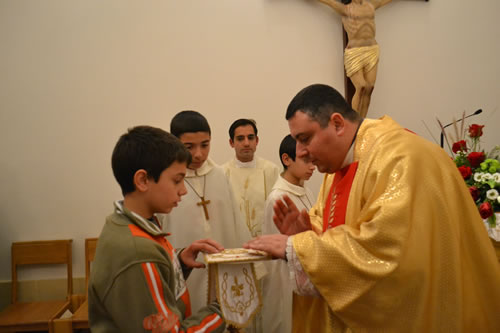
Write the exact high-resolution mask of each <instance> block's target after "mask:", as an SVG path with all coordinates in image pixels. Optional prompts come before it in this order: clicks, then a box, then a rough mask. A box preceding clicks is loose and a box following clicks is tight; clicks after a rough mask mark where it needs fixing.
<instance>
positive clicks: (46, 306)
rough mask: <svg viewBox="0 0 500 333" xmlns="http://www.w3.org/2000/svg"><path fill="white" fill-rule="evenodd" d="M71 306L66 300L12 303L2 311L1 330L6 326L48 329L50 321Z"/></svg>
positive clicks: (0, 317)
mask: <svg viewBox="0 0 500 333" xmlns="http://www.w3.org/2000/svg"><path fill="white" fill-rule="evenodd" d="M69 306H70V303H69V301H66V300H59V301H46V302H36V303H33V302H29V303H16V304H11V305H9V306H8V307H7V308H6V309H5V310H4V311H2V313H0V331H3V330H4V329H6V328H16V330H20V331H21V330H24V329H48V326H49V325H48V322H49V321H50V320H51V319H54V318H57V317H59V316H60V315H61V314H62V313H63V312H64V311H65V310H66V309H68V308H69Z"/></svg>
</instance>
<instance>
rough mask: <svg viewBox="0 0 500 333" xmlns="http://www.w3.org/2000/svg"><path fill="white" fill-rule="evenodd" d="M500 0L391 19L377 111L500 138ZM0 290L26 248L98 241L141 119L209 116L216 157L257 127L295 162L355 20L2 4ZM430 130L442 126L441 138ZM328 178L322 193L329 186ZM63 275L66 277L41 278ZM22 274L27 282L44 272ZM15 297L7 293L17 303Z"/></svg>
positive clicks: (264, 143)
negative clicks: (121, 143)
mask: <svg viewBox="0 0 500 333" xmlns="http://www.w3.org/2000/svg"><path fill="white" fill-rule="evenodd" d="M499 12H500V2H499V1H496V0H478V1H465V0H430V1H429V2H425V1H418V0H413V1H411V0H404V1H403V0H401V1H397V0H396V1H394V2H393V3H391V4H389V5H387V6H385V7H383V8H381V9H379V10H377V14H376V24H377V41H378V43H379V44H380V48H381V58H380V63H379V67H378V77H377V83H376V85H375V91H374V93H373V97H372V102H371V105H370V110H369V112H368V117H370V118H378V117H381V116H382V115H384V114H387V115H389V116H391V117H392V118H394V119H395V120H396V121H398V122H399V123H400V124H401V125H403V126H405V127H407V128H409V129H411V130H412V131H414V132H416V133H417V134H418V135H421V136H423V137H425V138H427V139H429V140H434V139H433V137H434V138H437V139H438V138H439V129H438V127H437V123H436V120H435V119H436V117H438V118H439V119H440V120H442V121H443V122H445V123H447V122H450V121H452V120H453V118H457V119H458V118H460V117H461V114H462V112H463V111H465V112H466V113H472V112H474V111H475V110H476V109H479V108H481V109H483V113H482V114H481V115H479V116H477V117H475V118H472V119H470V120H471V121H470V122H468V123H469V124H470V123H472V122H474V123H479V124H485V125H486V127H485V129H484V131H485V135H484V137H483V141H484V142H483V146H484V147H486V148H488V149H489V148H492V147H493V145H495V144H498V143H500V131H499V130H498V129H495V127H494V126H495V125H497V126H498V125H499V124H500V112H499V111H498V107H499V104H500V103H499V102H500V97H499V94H498V91H499V88H500V85H499V78H500V65H499V62H498V54H500V43H498V33H499V32H500V21H499V20H498V19H497V15H498V13H499ZM0 45H1V52H0V152H1V153H2V158H1V163H0V183H1V184H2V186H1V187H0V219H1V223H0V293H2V295H5V294H4V293H6V292H7V291H8V287H6V284H8V281H9V280H10V274H11V272H10V244H11V243H12V242H13V241H28V240H39V239H67V238H71V239H73V257H74V259H73V269H74V276H75V277H77V278H81V277H82V276H84V252H83V249H84V239H85V238H88V237H96V236H98V234H99V232H100V230H101V228H102V225H103V222H104V218H105V216H106V215H108V214H109V213H111V212H112V209H113V206H112V202H113V201H114V200H117V199H120V196H121V193H120V190H119V187H118V185H117V184H116V182H115V180H114V178H113V175H112V171H111V163H110V157H111V152H112V149H113V146H114V144H115V143H116V141H117V139H118V137H119V136H120V135H121V134H123V133H124V132H125V131H126V129H127V128H129V127H132V126H135V125H144V124H147V125H152V126H157V127H162V128H164V129H166V130H168V128H169V122H170V119H171V118H172V117H173V115H175V113H177V112H178V111H181V110H186V109H193V110H197V111H200V112H201V113H202V114H204V115H205V116H206V117H207V119H208V121H209V123H210V125H211V127H212V148H211V153H210V154H211V157H212V158H213V159H214V160H215V161H216V162H217V163H220V164H222V163H223V162H225V161H226V160H228V159H230V158H231V157H232V156H233V150H232V149H231V148H230V146H229V143H228V139H229V138H228V128H229V125H230V124H231V123H232V121H234V120H235V119H237V118H252V119H255V120H256V121H257V125H258V128H259V137H260V142H259V145H258V149H257V154H258V155H259V156H261V157H264V158H266V159H269V160H271V161H273V162H275V163H277V164H279V159H278V152H277V151H278V147H279V143H280V141H281V139H282V138H283V137H284V136H285V135H286V134H288V126H287V123H286V121H285V118H284V114H285V110H286V107H287V105H288V103H289V101H290V100H291V98H292V97H293V96H294V95H295V94H296V93H297V92H298V91H299V90H300V89H302V88H303V87H305V86H307V85H309V84H312V83H326V84H330V85H332V86H333V87H336V88H337V89H338V90H339V91H341V92H342V93H343V91H344V88H343V60H342V54H343V50H342V26H341V21H340V18H339V17H338V16H337V15H336V14H335V13H334V12H333V11H332V10H331V9H330V8H328V7H326V6H324V5H321V4H320V3H317V2H315V1H310V0H272V1H271V0H253V1H234V0H218V1H202V0H183V1H173V0H167V1H148V2H138V1H118V0H110V1H105V2H103V1H98V0H85V1H83V0H78V1H70V2H68V1H64V0H45V1H16V0H1V1H0ZM423 122H425V123H426V124H427V126H428V128H429V129H430V131H428V130H427V129H426V126H425V125H424V123H423ZM320 183H321V176H320V175H319V174H316V175H315V176H314V177H313V179H312V180H311V181H310V182H309V186H310V187H311V188H312V189H313V190H314V191H317V190H318V189H319V185H320ZM38 273H39V274H38V275H37V276H39V277H40V278H41V279H58V278H60V277H61V276H62V275H63V274H64V269H63V268H61V270H58V269H55V270H47V269H40V272H38ZM29 278H30V276H28V275H24V276H23V275H21V279H29ZM2 295H0V296H1V297H0V299H8V298H5V297H3V296H2Z"/></svg>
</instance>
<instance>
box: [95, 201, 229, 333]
mask: <svg viewBox="0 0 500 333" xmlns="http://www.w3.org/2000/svg"><path fill="white" fill-rule="evenodd" d="M115 206H116V209H115V212H114V213H113V214H111V215H110V216H108V218H107V219H106V224H105V226H104V228H103V230H102V232H101V235H100V236H99V242H98V244H97V249H96V255H95V260H94V262H93V264H92V272H91V275H90V282H89V288H88V293H89V295H88V297H89V321H90V328H91V330H92V332H93V333H99V332H134V333H135V332H147V331H153V330H155V332H195V331H198V330H201V331H202V332H223V331H224V328H225V323H224V321H223V319H222V317H221V312H220V308H219V305H218V304H216V303H212V304H209V305H208V306H206V307H203V308H202V309H201V310H200V311H199V312H197V313H196V314H194V315H191V305H190V301H189V292H188V290H187V287H186V282H185V279H184V275H183V272H182V268H181V264H180V262H179V260H178V258H177V254H176V253H175V251H174V249H173V248H172V245H171V244H170V242H169V241H168V240H167V239H166V237H165V236H166V235H167V234H166V233H164V232H163V231H162V230H161V228H160V227H159V226H158V225H156V224H154V223H153V222H151V221H147V220H145V219H143V218H141V217H140V216H138V215H137V214H134V213H133V212H130V211H128V210H127V209H125V208H124V207H122V205H121V202H116V203H115Z"/></svg>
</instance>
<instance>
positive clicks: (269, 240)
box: [243, 234, 288, 259]
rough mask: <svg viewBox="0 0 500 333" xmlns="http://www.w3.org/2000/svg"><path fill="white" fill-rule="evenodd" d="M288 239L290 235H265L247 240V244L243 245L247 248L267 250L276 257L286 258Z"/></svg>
mask: <svg viewBox="0 0 500 333" xmlns="http://www.w3.org/2000/svg"><path fill="white" fill-rule="evenodd" d="M287 240H288V236H286V235H281V234H274V235H263V236H259V237H256V238H254V239H252V240H250V241H248V242H246V243H245V244H243V247H244V248H245V249H254V250H260V251H264V252H267V253H269V254H270V255H272V256H273V257H274V258H279V259H285V257H286V242H287Z"/></svg>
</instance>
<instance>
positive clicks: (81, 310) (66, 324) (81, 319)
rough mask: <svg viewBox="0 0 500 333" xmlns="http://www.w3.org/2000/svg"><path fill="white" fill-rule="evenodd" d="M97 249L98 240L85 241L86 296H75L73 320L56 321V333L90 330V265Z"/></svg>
mask: <svg viewBox="0 0 500 333" xmlns="http://www.w3.org/2000/svg"><path fill="white" fill-rule="evenodd" d="M96 247H97V238H87V239H85V290H86V294H85V296H83V295H73V296H72V299H71V300H72V306H71V309H74V310H76V311H74V314H73V316H72V317H71V318H67V319H56V320H54V321H53V332H54V333H67V332H72V331H73V330H74V329H88V328H89V303H88V298H87V296H88V286H89V278H90V265H91V263H92V261H94V257H95V250H96Z"/></svg>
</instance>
